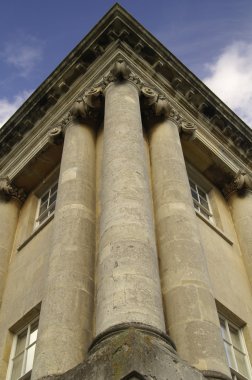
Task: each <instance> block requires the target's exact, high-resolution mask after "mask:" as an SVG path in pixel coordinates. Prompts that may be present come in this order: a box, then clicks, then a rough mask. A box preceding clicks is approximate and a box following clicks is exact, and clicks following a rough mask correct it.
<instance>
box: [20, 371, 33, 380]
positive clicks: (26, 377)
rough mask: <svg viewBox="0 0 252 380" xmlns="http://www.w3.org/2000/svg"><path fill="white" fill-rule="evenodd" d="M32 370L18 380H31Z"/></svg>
mask: <svg viewBox="0 0 252 380" xmlns="http://www.w3.org/2000/svg"><path fill="white" fill-rule="evenodd" d="M31 373H32V370H30V371H28V372H27V373H26V374H25V375H23V376H21V377H19V378H18V380H30V378H31Z"/></svg>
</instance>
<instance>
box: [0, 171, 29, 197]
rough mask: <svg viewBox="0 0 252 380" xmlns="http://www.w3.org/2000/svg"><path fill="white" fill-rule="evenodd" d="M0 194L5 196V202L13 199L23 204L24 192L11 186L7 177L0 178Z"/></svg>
mask: <svg viewBox="0 0 252 380" xmlns="http://www.w3.org/2000/svg"><path fill="white" fill-rule="evenodd" d="M0 193H1V194H2V195H4V196H5V198H6V200H9V199H11V198H15V199H18V200H19V201H20V202H24V201H25V199H26V194H25V192H24V190H23V189H19V188H18V187H16V186H14V185H12V184H11V182H10V180H9V178H8V177H2V178H0Z"/></svg>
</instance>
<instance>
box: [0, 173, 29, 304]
mask: <svg viewBox="0 0 252 380" xmlns="http://www.w3.org/2000/svg"><path fill="white" fill-rule="evenodd" d="M24 199H25V194H24V192H23V191H22V190H19V189H17V188H16V187H15V186H14V185H12V184H11V183H10V181H9V180H8V178H0V308H1V304H2V297H3V291H4V286H5V280H6V275H7V271H8V266H9V260H10V255H11V250H12V246H13V242H14V237H15V233H16V228H17V221H18V215H19V210H20V205H21V202H22V201H23V200H24Z"/></svg>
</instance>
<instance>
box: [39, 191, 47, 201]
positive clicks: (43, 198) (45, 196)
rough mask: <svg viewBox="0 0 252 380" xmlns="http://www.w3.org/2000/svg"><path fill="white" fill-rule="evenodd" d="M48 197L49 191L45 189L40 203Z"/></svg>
mask: <svg viewBox="0 0 252 380" xmlns="http://www.w3.org/2000/svg"><path fill="white" fill-rule="evenodd" d="M48 197H49V191H47V192H46V193H45V194H44V195H43V197H42V198H41V203H45V202H46V201H47V199H48Z"/></svg>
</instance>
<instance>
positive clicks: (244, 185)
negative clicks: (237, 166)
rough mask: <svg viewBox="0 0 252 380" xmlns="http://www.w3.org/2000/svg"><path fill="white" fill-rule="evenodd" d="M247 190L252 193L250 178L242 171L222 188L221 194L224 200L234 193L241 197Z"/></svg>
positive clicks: (251, 179) (251, 178) (251, 180)
mask: <svg viewBox="0 0 252 380" xmlns="http://www.w3.org/2000/svg"><path fill="white" fill-rule="evenodd" d="M247 190H249V191H252V177H251V176H250V175H249V174H248V173H246V172H245V171H244V170H239V171H238V172H237V174H236V176H235V177H234V178H233V180H232V181H231V182H230V183H228V184H226V185H225V186H224V187H223V190H222V192H223V194H224V196H225V197H226V198H229V197H230V195H231V194H232V193H234V192H236V193H237V194H238V195H241V194H244V193H245V192H246V191H247Z"/></svg>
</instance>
